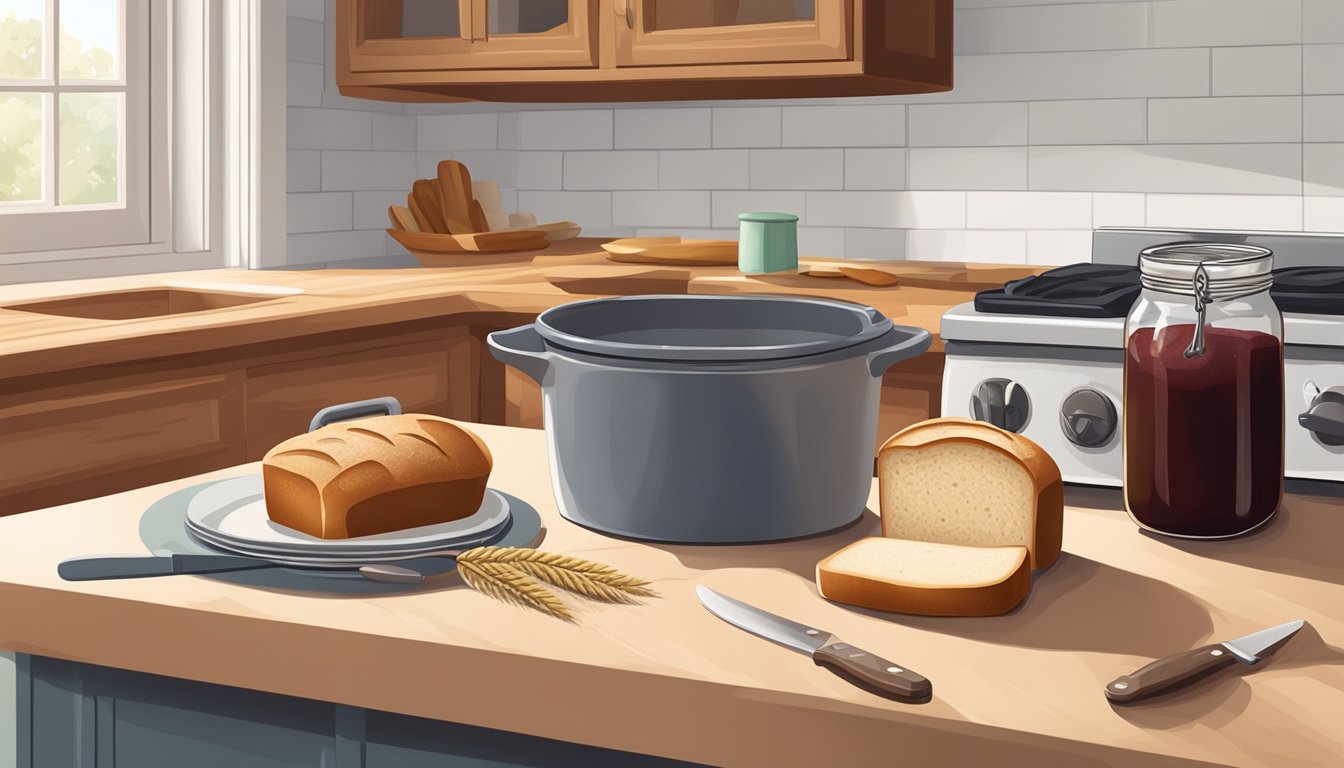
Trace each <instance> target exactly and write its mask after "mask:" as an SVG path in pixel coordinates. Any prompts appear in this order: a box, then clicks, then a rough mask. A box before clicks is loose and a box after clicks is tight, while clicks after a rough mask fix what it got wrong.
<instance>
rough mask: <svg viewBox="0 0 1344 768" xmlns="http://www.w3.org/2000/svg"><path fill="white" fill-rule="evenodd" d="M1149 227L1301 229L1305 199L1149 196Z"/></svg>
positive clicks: (1287, 196) (1294, 197)
mask: <svg viewBox="0 0 1344 768" xmlns="http://www.w3.org/2000/svg"><path fill="white" fill-rule="evenodd" d="M1147 219H1148V226H1150V227H1195V228H1201V229H1270V230H1300V229H1301V228H1302V198H1301V197H1298V196H1290V195H1283V196H1267V195H1148V214H1147Z"/></svg>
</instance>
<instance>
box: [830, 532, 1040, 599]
mask: <svg viewBox="0 0 1344 768" xmlns="http://www.w3.org/2000/svg"><path fill="white" fill-rule="evenodd" d="M1026 558H1027V548H1026V547H963V546H958V545H956V544H937V543H934V542H928V541H906V540H904V539H886V538H881V537H870V538H867V539H860V540H858V541H856V542H854V543H853V544H850V545H849V546H848V547H845V548H844V549H842V550H840V551H839V552H836V553H835V554H833V555H831V556H830V557H828V558H826V559H825V560H823V561H822V562H821V563H819V564H818V568H820V569H822V570H829V571H832V572H838V573H849V574H853V575H856V576H862V577H865V578H869V579H877V580H880V581H883V582H886V583H888V584H895V585H899V586H906V587H919V588H931V589H936V588H952V589H975V588H978V587H984V586H990V585H994V584H1001V583H1003V582H1004V581H1007V580H1008V579H1009V578H1011V577H1012V576H1013V574H1014V573H1016V572H1017V570H1018V569H1019V568H1021V567H1022V561H1023V560H1026Z"/></svg>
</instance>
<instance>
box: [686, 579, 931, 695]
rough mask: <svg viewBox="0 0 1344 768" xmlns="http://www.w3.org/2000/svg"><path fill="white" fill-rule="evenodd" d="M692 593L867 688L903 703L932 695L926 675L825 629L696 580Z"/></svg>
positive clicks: (729, 618)
mask: <svg viewBox="0 0 1344 768" xmlns="http://www.w3.org/2000/svg"><path fill="white" fill-rule="evenodd" d="M695 592H696V594H697V595H699V596H700V602H701V603H702V604H703V605H704V606H705V608H708V609H709V612H710V613H712V614H714V615H715V616H718V617H719V618H720V619H723V620H724V621H726V622H728V623H729V624H732V625H733V626H735V627H737V628H739V629H744V630H746V631H748V632H750V633H752V634H753V635H756V636H758V637H763V638H765V639H766V640H770V641H772V642H775V643H778V644H780V645H782V646H784V647H785V648H792V649H793V650H795V651H798V652H799V653H802V654H805V655H807V656H811V657H812V660H813V661H814V662H816V663H817V664H818V665H820V666H823V667H826V668H827V669H829V670H831V671H832V672H834V673H835V674H837V675H839V676H840V677H843V678H845V679H846V680H848V681H849V682H851V683H853V684H854V685H857V686H858V687H860V688H863V689H864V690H866V691H869V692H871V693H876V694H877V695H879V696H884V697H886V698H889V699H894V700H896V701H900V702H905V703H907V704H923V703H925V702H927V701H929V700H930V699H932V698H933V684H932V683H930V682H929V681H928V679H927V678H925V677H923V676H922V675H919V674H916V673H914V672H911V671H910V670H908V669H906V668H905V667H901V666H898V665H896V664H893V663H891V662H890V661H887V660H886V659H883V658H882V657H880V656H874V655H873V654H871V653H869V652H867V651H865V650H862V649H860V648H855V647H854V646H852V645H849V644H847V643H842V642H839V641H838V640H837V638H836V637H834V636H833V635H831V633H829V632H826V631H823V630H820V629H813V628H811V627H808V626H806V625H803V624H799V623H797V622H795V621H789V620H788V619H786V618H784V617H782V616H776V615H775V614H773V613H770V612H768V611H763V610H761V609H760V608H757V607H755V606H751V605H747V604H746V603H744V602H741V601H739V600H734V599H733V598H731V597H728V596H726V595H722V594H720V593H718V592H715V591H714V590H712V589H710V588H709V587H704V586H698V585H697V586H696V588H695Z"/></svg>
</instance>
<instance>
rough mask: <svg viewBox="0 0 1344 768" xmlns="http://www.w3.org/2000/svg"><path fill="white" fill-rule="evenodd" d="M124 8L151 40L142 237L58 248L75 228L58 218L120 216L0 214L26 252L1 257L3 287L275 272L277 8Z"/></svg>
mask: <svg viewBox="0 0 1344 768" xmlns="http://www.w3.org/2000/svg"><path fill="white" fill-rule="evenodd" d="M125 2H126V3H127V6H128V17H127V18H128V21H129V19H130V18H131V8H130V6H136V7H137V10H139V11H141V12H143V13H146V14H148V22H149V23H148V31H149V35H150V38H151V39H150V45H149V46H148V50H147V55H148V58H149V67H148V71H149V74H150V77H149V91H150V92H149V94H148V100H149V109H148V120H149V122H150V127H149V131H147V132H144V133H145V134H146V135H147V144H148V146H147V148H146V150H145V153H146V154H147V155H148V165H149V175H148V179H147V190H146V192H145V206H144V209H143V210H144V215H143V219H144V222H143V223H144V231H145V236H144V237H142V238H138V240H139V241H138V242H129V243H127V242H118V241H117V240H112V241H110V242H108V243H107V244H102V245H90V246H87V247H70V246H69V245H67V244H64V243H62V242H60V240H61V238H62V236H63V234H62V233H63V232H64V231H66V230H69V229H71V228H72V227H71V226H70V224H69V223H68V222H73V221H74V219H71V218H61V217H80V216H90V215H95V214H101V213H117V214H121V213H123V211H120V210H118V211H81V210H78V209H74V210H70V211H64V212H59V211H58V212H45V213H31V214H27V213H17V212H16V213H7V214H0V243H3V242H11V240H10V238H15V240H14V241H20V240H21V239H22V242H23V243H24V245H25V246H28V247H26V248H25V250H22V251H16V252H9V253H0V284H3V283H14V282H31V281H44V280H64V279H73V278H83V277H100V276H111V275H123V274H137V273H147V272H177V271H183V270H195V269H208V268H215V267H252V268H256V267H260V266H266V265H267V262H268V261H274V260H275V257H272V258H271V259H267V258H266V254H279V255H280V256H279V258H280V260H283V253H284V248H285V234H284V231H285V230H284V215H285V205H284V203H285V194H284V192H285V146H284V144H285V125H284V118H285V70H286V65H285V37H286V19H285V3H283V2H277V1H276V0H125ZM128 38H129V35H128ZM129 42H130V41H129V40H128V43H129ZM127 48H128V50H127V51H126V59H127V60H129V59H130V58H131V56H132V55H133V52H132V51H131V50H130V48H131V46H130V45H129V44H128V46H127ZM137 48H139V49H140V50H142V51H144V50H146V46H143V45H141V46H137ZM128 82H130V80H129V71H128ZM128 99H129V97H128ZM127 134H128V136H129V134H130V131H129V130H128V131H127ZM134 160H135V158H134V151H132V152H131V153H129V154H128V155H127V158H126V166H127V167H129V166H130V164H131V163H132V162H134ZM131 193H132V192H131V189H130V180H129V179H128V192H127V195H128V202H130V200H129V197H130V195H131ZM129 208H130V206H129V205H128V209H129ZM29 217H40V218H29ZM51 217H55V218H51ZM80 228H82V225H80ZM96 231H97V230H95V232H96ZM33 246H35V247H33ZM5 250H13V249H5Z"/></svg>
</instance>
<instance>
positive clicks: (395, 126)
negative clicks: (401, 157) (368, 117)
mask: <svg viewBox="0 0 1344 768" xmlns="http://www.w3.org/2000/svg"><path fill="white" fill-rule="evenodd" d="M372 118H373V148H374V149H401V150H413V149H415V148H416V142H415V130H416V119H417V118H416V117H415V116H414V115H384V114H381V113H378V114H373V115H372Z"/></svg>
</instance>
